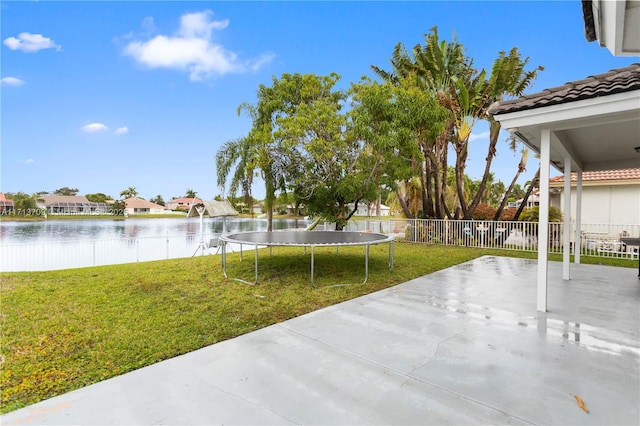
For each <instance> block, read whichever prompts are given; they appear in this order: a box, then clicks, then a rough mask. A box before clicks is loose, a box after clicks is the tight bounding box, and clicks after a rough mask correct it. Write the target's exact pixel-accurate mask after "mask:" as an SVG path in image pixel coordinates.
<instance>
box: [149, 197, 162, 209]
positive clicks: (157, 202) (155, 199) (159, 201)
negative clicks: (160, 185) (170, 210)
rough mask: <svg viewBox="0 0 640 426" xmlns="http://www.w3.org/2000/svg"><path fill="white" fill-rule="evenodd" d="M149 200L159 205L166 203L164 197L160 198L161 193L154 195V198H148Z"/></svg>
mask: <svg viewBox="0 0 640 426" xmlns="http://www.w3.org/2000/svg"><path fill="white" fill-rule="evenodd" d="M149 201H151V202H152V203H156V204H158V205H160V206H165V205H166V203H165V202H164V199H163V198H162V195H156V196H155V197H154V198H151V199H149Z"/></svg>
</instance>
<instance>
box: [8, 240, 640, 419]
mask: <svg viewBox="0 0 640 426" xmlns="http://www.w3.org/2000/svg"><path fill="white" fill-rule="evenodd" d="M395 248H396V250H395V254H396V255H395V260H396V262H395V270H394V272H389V270H388V268H387V245H379V246H372V247H371V254H370V267H369V282H368V283H367V284H366V285H359V284H356V285H353V286H347V287H321V288H317V289H313V288H311V286H310V282H309V256H308V255H306V256H305V255H304V254H303V250H302V248H274V250H273V256H272V257H270V256H269V254H268V252H267V251H266V250H262V251H261V252H260V274H259V277H260V282H259V283H258V285H256V286H247V285H245V284H242V283H239V282H236V281H232V280H225V279H224V278H223V276H222V272H221V267H220V258H219V256H204V257H195V258H188V259H174V260H163V261H157V262H146V263H136V264H127V265H114V266H101V267H91V268H82V269H69V270H64V271H51V272H21V273H2V274H0V296H1V302H2V306H1V308H2V311H1V314H2V348H1V353H2V358H0V363H1V367H2V371H1V376H0V386H1V389H2V406H1V412H3V413H4V412H8V411H12V410H15V409H17V408H20V407H24V406H26V405H29V404H33V403H35V402H38V401H41V400H43V399H47V398H50V397H52V396H55V395H58V394H61V393H64V392H68V391H70V390H73V389H77V388H80V387H82V386H86V385H89V384H91V383H95V382H98V381H100V380H104V379H107V378H110V377H113V376H116V375H119V374H122V373H126V372H128V371H131V370H134V369H137V368H140V367H144V366H146V365H150V364H153V363H155V362H158V361H161V360H164V359H167V358H171V357H174V356H176V355H179V354H183V353H186V352H189V351H193V350H195V349H198V348H201V347H204V346H207V345H210V344H212V343H216V342H220V341H222V340H225V339H229V338H232V337H235V336H238V335H241V334H243V333H247V332H249V331H252V330H256V329H259V328H262V327H265V326H268V325H270V324H274V323H277V322H280V321H283V320H286V319H288V318H292V317H296V316H299V315H302V314H304V313H307V312H311V311H313V310H316V309H319V308H322V307H325V306H329V305H332V304H335V303H338V302H341V301H344V300H348V299H351V298H354V297H358V296H361V295H364V294H367V293H370V292H373V291H376V290H380V289H383V288H386V287H389V286H392V285H395V284H399V283H402V282H404V281H407V280H410V279H412V278H416V277H418V276H421V275H424V274H428V273H431V272H434V271H437V270H440V269H444V268H447V267H449V266H452V265H455V264H458V263H461V262H464V261H467V260H470V259H473V258H476V257H478V256H482V255H484V254H494V255H506V256H513V257H527V258H535V256H536V255H535V253H523V252H515V251H496V250H481V249H472V248H460V247H445V246H425V245H416V244H408V243H396V245H395ZM363 253H364V248H363V247H349V248H341V249H340V255H339V256H336V254H335V249H316V284H317V285H318V286H328V285H331V284H335V283H344V282H353V283H359V282H361V281H362V279H363V277H364V260H363V259H364V256H363ZM252 259H253V258H252V254H251V253H249V254H247V253H245V260H244V261H243V262H239V261H238V254H237V253H233V254H231V255H230V256H229V264H228V268H227V270H228V274H229V276H239V277H243V278H246V279H251V278H252V277H253V261H252ZM552 259H554V260H559V257H556V258H553V257H552ZM583 260H584V262H585V263H586V262H591V263H605V262H606V264H615V265H618V266H628V267H635V265H636V263H635V262H632V261H628V260H615V261H612V260H608V259H597V258H583ZM354 265H355V266H354Z"/></svg>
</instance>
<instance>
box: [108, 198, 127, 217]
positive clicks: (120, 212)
mask: <svg viewBox="0 0 640 426" xmlns="http://www.w3.org/2000/svg"><path fill="white" fill-rule="evenodd" d="M126 207H127V205H126V204H125V202H124V200H116V201H114V202H113V204H111V212H112V213H113V214H114V215H115V216H124V209H125V208H126Z"/></svg>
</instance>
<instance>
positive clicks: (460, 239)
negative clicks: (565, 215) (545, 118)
mask: <svg viewBox="0 0 640 426" xmlns="http://www.w3.org/2000/svg"><path fill="white" fill-rule="evenodd" d="M347 229H348V230H350V231H364V232H379V233H383V234H390V235H395V236H396V237H397V238H398V239H404V240H405V241H410V242H416V243H423V244H442V245H452V246H465V247H480V248H496V249H506V250H523V251H537V250H538V224H537V223H534V222H512V221H496V222H494V221H482V220H442V219H383V220H374V219H371V220H358V221H354V222H350V223H349V226H348V227H347ZM563 231H564V224H562V223H550V224H549V230H548V232H549V239H548V241H549V243H548V250H549V253H562V248H563V247H562V246H563ZM570 232H571V234H570V244H571V246H570V247H571V252H572V253H575V250H576V244H575V223H572V224H571V230H570ZM580 235H581V237H580V240H581V241H580V250H581V251H580V253H581V255H583V256H598V257H617V258H626V259H637V258H638V246H632V245H627V244H624V243H623V242H622V238H625V237H631V238H638V237H640V225H609V224H583V225H582V226H581V232H580Z"/></svg>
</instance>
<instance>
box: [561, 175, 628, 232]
mask: <svg viewBox="0 0 640 426" xmlns="http://www.w3.org/2000/svg"><path fill="white" fill-rule="evenodd" d="M563 192H564V191H562V190H560V193H559V194H552V195H551V200H550V201H551V205H552V206H554V207H557V208H559V209H560V210H562V212H563V213H564V212H565V208H564V197H563ZM575 218H576V191H575V187H572V188H571V220H572V221H575ZM581 221H582V223H587V224H612V225H616V224H617V225H637V224H639V223H640V185H637V184H632V185H602V186H583V187H582V215H581Z"/></svg>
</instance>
